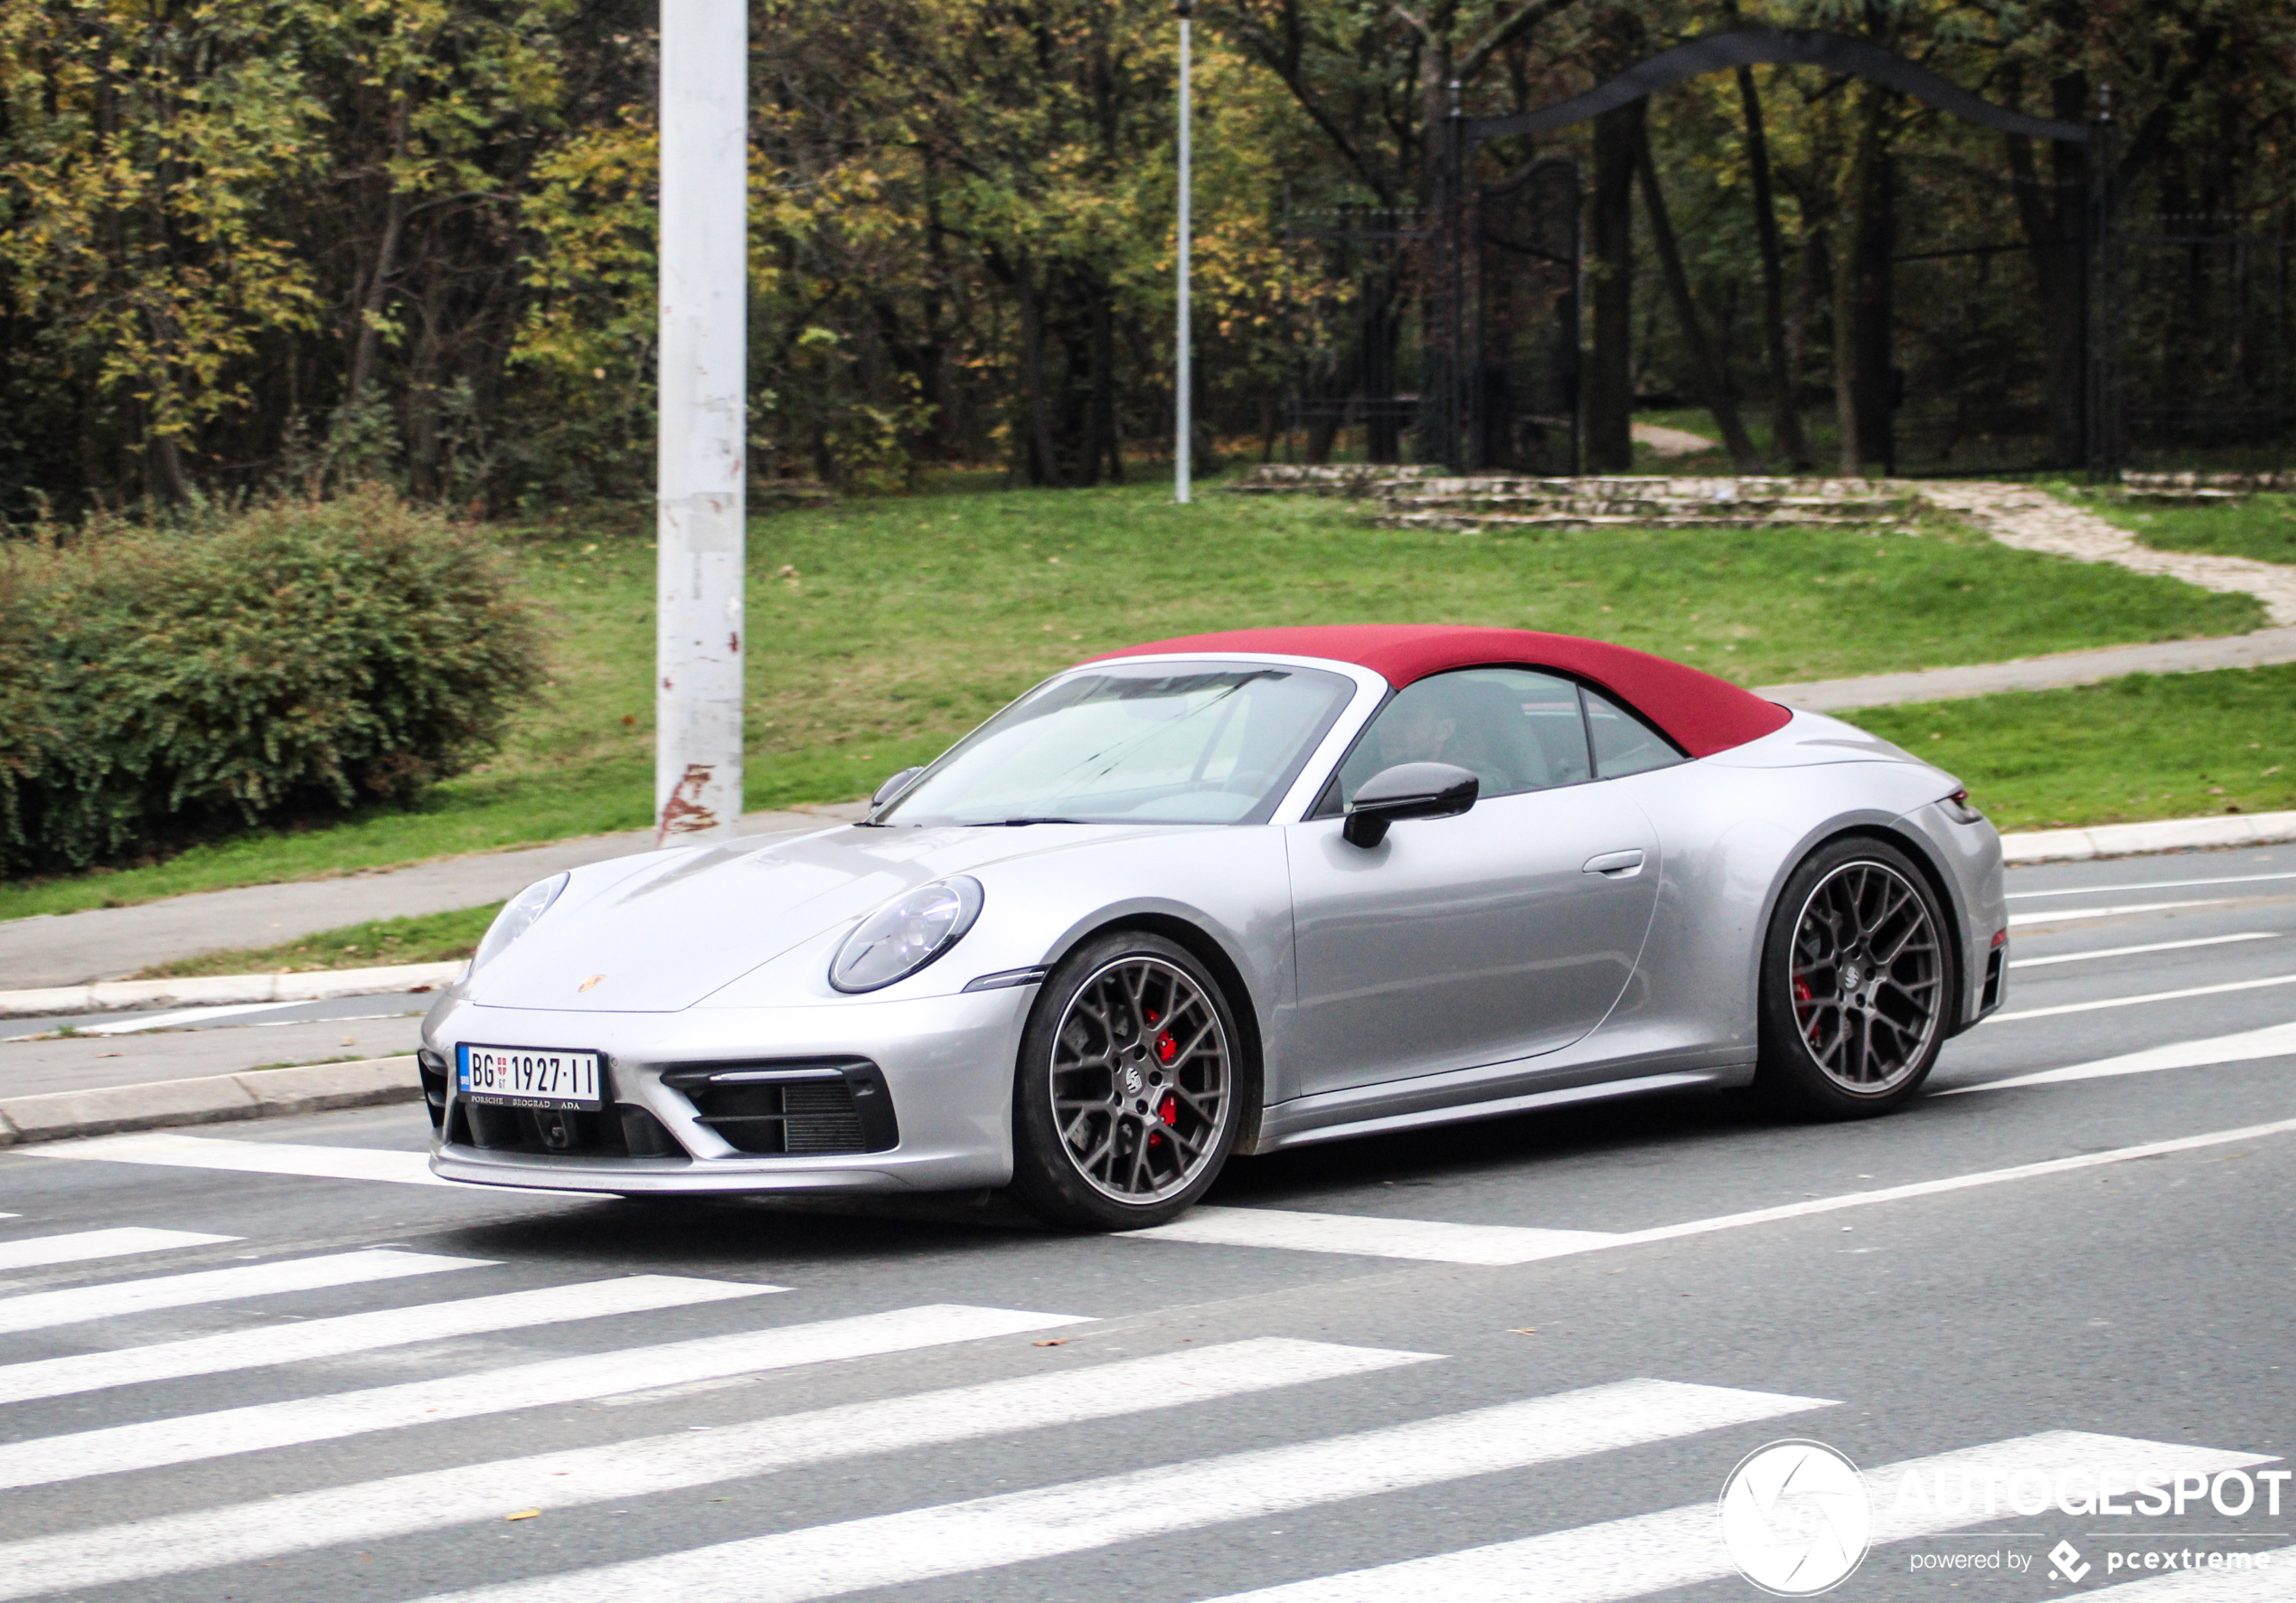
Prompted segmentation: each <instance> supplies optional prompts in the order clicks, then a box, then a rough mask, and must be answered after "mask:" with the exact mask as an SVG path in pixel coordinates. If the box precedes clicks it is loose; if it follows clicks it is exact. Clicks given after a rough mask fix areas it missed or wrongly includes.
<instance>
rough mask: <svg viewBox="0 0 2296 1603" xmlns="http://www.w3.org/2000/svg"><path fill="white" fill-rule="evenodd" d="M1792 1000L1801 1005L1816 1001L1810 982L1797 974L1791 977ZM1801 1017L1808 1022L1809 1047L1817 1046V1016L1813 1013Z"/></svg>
mask: <svg viewBox="0 0 2296 1603" xmlns="http://www.w3.org/2000/svg"><path fill="white" fill-rule="evenodd" d="M1793 999H1794V1000H1795V1001H1796V1002H1799V1003H1803V1004H1808V1003H1811V1002H1815V1001H1816V1000H1817V999H1818V998H1817V995H1816V993H1814V992H1812V991H1811V989H1810V982H1809V981H1808V980H1806V979H1803V978H1802V976H1800V975H1798V974H1797V975H1795V976H1793ZM1802 1016H1803V1017H1804V1018H1806V1019H1808V1020H1809V1021H1810V1023H1809V1026H1808V1030H1807V1032H1806V1033H1808V1035H1809V1037H1810V1044H1811V1046H1815V1045H1817V1044H1818V1019H1817V1015H1816V1014H1814V1013H1811V1014H1803V1015H1802Z"/></svg>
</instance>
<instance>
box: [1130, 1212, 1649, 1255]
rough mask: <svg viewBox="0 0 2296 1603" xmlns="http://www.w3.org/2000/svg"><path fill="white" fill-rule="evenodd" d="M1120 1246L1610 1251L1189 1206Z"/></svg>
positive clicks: (1525, 1238)
mask: <svg viewBox="0 0 2296 1603" xmlns="http://www.w3.org/2000/svg"><path fill="white" fill-rule="evenodd" d="M1115 1240H1119V1241H1188V1242H1192V1243H1195V1244H1197V1245H1200V1246H1210V1247H1280V1248H1286V1249H1290V1250H1292V1251H1294V1252H1346V1253H1354V1254H1357V1255H1359V1256H1361V1257H1365V1258H1412V1259H1426V1260H1429V1261H1431V1262H1435V1263H1482V1264H1510V1263H1530V1262H1532V1261H1534V1260H1535V1259H1542V1258H1560V1257H1563V1256H1564V1255H1566V1254H1567V1253H1573V1252H1585V1251H1586V1250H1587V1249H1589V1248H1593V1247H1606V1246H1608V1245H1609V1244H1610V1243H1611V1241H1612V1240H1613V1238H1612V1237H1611V1236H1610V1235H1608V1234H1606V1233H1604V1232H1601V1231H1552V1230H1527V1229H1523V1228H1520V1227H1519V1226H1515V1225H1503V1224H1441V1223H1436V1222H1435V1221H1428V1220H1421V1219H1372V1218H1367V1217H1365V1216H1363V1215H1361V1214H1354V1213H1294V1212H1286V1211H1284V1210H1283V1209H1280V1208H1191V1209H1190V1210H1189V1211H1188V1212H1186V1213H1185V1214H1183V1215H1182V1216H1181V1218H1180V1219H1179V1220H1177V1221H1174V1222H1172V1223H1171V1224H1160V1225H1156V1226H1154V1227H1153V1228H1152V1229H1149V1230H1144V1231H1125V1232H1124V1233H1123V1234H1122V1235H1119V1236H1117V1237H1115Z"/></svg>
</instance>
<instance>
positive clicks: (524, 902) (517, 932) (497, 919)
mask: <svg viewBox="0 0 2296 1603" xmlns="http://www.w3.org/2000/svg"><path fill="white" fill-rule="evenodd" d="M572 877H573V876H571V875H570V874H552V875H551V876H550V878H549V879H547V880H537V881H535V882H533V883H532V884H531V885H529V886H527V887H526V889H525V890H523V891H520V892H519V893H518V894H517V895H515V896H513V897H512V898H511V899H510V900H509V901H506V902H504V903H503V910H502V911H501V912H499V913H496V914H495V915H494V922H493V923H492V924H489V925H487V926H486V938H485V939H484V940H482V941H480V942H479V943H478V955H477V956H476V957H473V958H472V959H471V960H470V968H471V972H472V973H473V974H475V973H477V972H478V970H480V969H482V968H484V967H486V964H487V962H488V960H489V959H491V958H493V957H496V956H497V955H499V954H500V953H501V951H502V949H503V948H504V947H506V946H508V945H510V943H511V942H513V941H514V940H516V939H517V938H519V937H520V936H522V935H523V934H525V933H526V932H527V931H528V930H529V929H532V928H534V920H535V919H539V918H541V916H542V915H543V914H544V913H546V912H548V911H550V903H552V902H553V901H557V900H558V893H559V892H560V891H563V890H565V889H566V882H567V881H568V880H569V879H570V878H572Z"/></svg>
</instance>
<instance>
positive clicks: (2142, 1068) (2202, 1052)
mask: <svg viewBox="0 0 2296 1603" xmlns="http://www.w3.org/2000/svg"><path fill="white" fill-rule="evenodd" d="M2291 1054H2296V1023H2290V1024H2268V1025H2266V1026H2265V1027H2264V1028H2263V1029H2262V1030H2244V1031H2242V1032H2241V1033H2239V1034H2237V1035H2212V1036H2208V1037H2206V1038H2204V1039H2202V1040H2199V1041H2174V1042H2169V1044H2168V1045H2167V1046H2153V1047H2147V1048H2146V1049H2145V1050H2144V1051H2135V1052H2123V1053H2122V1054H2121V1055H2120V1056H2118V1057H2112V1058H2098V1059H2095V1060H2094V1061H2091V1062H2086V1063H2069V1064H2067V1065H2066V1066H2065V1067H2064V1068H2062V1069H2043V1070H2038V1071H2037V1072H2036V1073H2032V1074H2019V1075H2016V1076H2014V1077H2012V1078H2010V1079H2008V1080H1986V1081H1985V1082H1984V1083H1983V1084H1981V1085H1957V1086H1955V1087H1953V1089H1951V1090H1945V1091H1939V1092H1936V1093H1935V1094H1936V1095H1938V1096H1940V1097H1959V1096H1962V1095H1965V1094H1967V1093H1968V1092H1971V1091H2000V1090H2008V1089H2010V1088H2011V1087H2014V1086H2026V1085H2062V1084H2064V1083H2065V1081H2067V1080H2109V1079H2111V1078H2113V1076H2115V1075H2121V1074H2150V1073H2153V1072H2155V1071H2157V1070H2162V1069H2203V1068H2208V1067H2211V1066H2213V1065H2215V1064H2217V1063H2246V1062H2253V1061H2255V1060H2256V1059H2258V1058H2279V1057H2286V1056H2289V1055H2291Z"/></svg>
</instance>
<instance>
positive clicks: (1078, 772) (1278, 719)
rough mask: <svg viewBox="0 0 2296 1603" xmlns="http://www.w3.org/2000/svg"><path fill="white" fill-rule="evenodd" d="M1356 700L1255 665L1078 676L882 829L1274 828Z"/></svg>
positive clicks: (1347, 688) (998, 727) (957, 762)
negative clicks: (1272, 822) (1280, 807)
mask: <svg viewBox="0 0 2296 1603" xmlns="http://www.w3.org/2000/svg"><path fill="white" fill-rule="evenodd" d="M1354 692H1355V685H1354V683H1353V682H1352V681H1351V680H1349V679H1347V678H1346V677H1344V676H1343V675H1341V674H1330V673H1324V672H1322V671H1321V670H1318V669H1314V668H1288V667H1266V666H1261V665H1255V664H1250V663H1187V664H1162V663H1159V664H1136V665H1125V666H1119V667H1108V668H1098V669H1090V670H1087V671H1085V672H1082V673H1077V674H1068V675H1066V676H1064V677H1062V678H1059V679H1055V680H1052V681H1050V682H1049V683H1047V684H1040V685H1039V686H1038V687H1037V688H1036V689H1034V690H1032V691H1030V693H1028V694H1027V695H1024V696H1022V697H1021V699H1020V700H1019V701H1017V702H1013V703H1012V705H1011V706H1010V707H1007V708H1006V709H1005V710H1004V711H1003V712H1000V713H998V714H997V715H996V716H995V717H994V718H993V719H991V720H989V721H988V722H986V723H984V724H983V725H982V726H981V727H980V728H979V729H977V730H975V731H973V733H972V734H970V735H968V736H966V737H965V740H962V741H960V742H959V743H958V744H957V745H956V747H955V749H953V750H951V751H950V752H949V753H948V755H947V756H946V757H944V758H942V759H941V760H940V761H939V762H937V763H936V764H934V765H933V767H932V768H931V769H930V770H929V771H928V772H927V774H926V775H925V777H924V778H922V779H920V780H918V781H917V783H916V784H914V785H912V786H911V787H909V789H908V792H907V793H906V794H904V795H902V796H901V797H899V800H897V801H895V802H894V803H892V805H891V806H889V807H888V808H887V809H886V810H885V811H884V812H882V813H880V814H879V815H878V816H877V818H876V819H875V820H874V822H876V823H879V824H900V825H948V824H1014V825H1018V824H1035V823H1064V824H1257V823H1264V822H1266V819H1267V817H1268V816H1269V815H1270V814H1271V813H1273V812H1274V811H1275V804H1276V803H1277V802H1278V801H1279V800H1281V799H1282V797H1283V795H1284V790H1285V788H1286V787H1288V786H1289V785H1290V784H1291V782H1292V780H1293V779H1294V778H1295V777H1297V775H1298V773H1299V770H1300V766H1301V765H1302V764H1303V763H1304V762H1305V761H1306V760H1307V757H1308V754H1309V753H1310V752H1311V751H1313V750H1314V748H1315V743H1316V742H1317V741H1318V740H1321V739H1322V736H1323V733H1324V731H1327V730H1329V729H1330V728H1331V722H1332V720H1334V719H1336V718H1337V717H1338V716H1339V715H1340V710H1341V708H1343V707H1345V706H1346V705H1347V703H1348V698H1349V697H1350V696H1351V695H1352V694H1353V693H1354Z"/></svg>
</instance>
